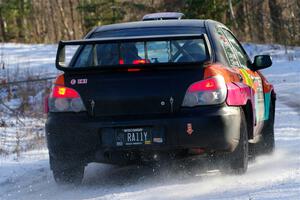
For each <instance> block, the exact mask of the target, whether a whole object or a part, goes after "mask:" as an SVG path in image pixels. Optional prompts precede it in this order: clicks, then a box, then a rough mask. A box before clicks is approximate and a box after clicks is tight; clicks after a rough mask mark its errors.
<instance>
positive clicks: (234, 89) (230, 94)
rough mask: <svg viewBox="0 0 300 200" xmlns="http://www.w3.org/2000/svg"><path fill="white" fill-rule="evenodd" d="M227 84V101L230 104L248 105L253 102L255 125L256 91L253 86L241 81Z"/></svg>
mask: <svg viewBox="0 0 300 200" xmlns="http://www.w3.org/2000/svg"><path fill="white" fill-rule="evenodd" d="M226 86H227V99H226V103H227V105H229V106H243V107H244V106H246V105H247V103H248V104H249V102H250V103H251V109H252V112H251V113H252V119H254V120H252V123H253V126H255V124H256V117H255V101H254V95H253V94H254V91H253V89H252V88H251V87H249V86H248V85H246V84H244V83H240V82H231V83H226Z"/></svg>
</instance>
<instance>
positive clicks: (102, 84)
mask: <svg viewBox="0 0 300 200" xmlns="http://www.w3.org/2000/svg"><path fill="white" fill-rule="evenodd" d="M202 79H203V67H202V66H199V67H196V68H195V67H194V68H184V67H181V68H178V69H167V70H166V69H164V70H160V69H155V70H144V71H139V72H127V71H122V72H120V71H118V72H112V71H111V72H97V71H94V72H89V71H82V72H77V73H72V72H68V73H65V82H66V86H67V87H70V88H73V89H75V90H76V91H77V92H79V94H80V96H81V98H82V100H83V102H84V104H85V106H86V108H87V110H88V113H89V114H90V115H92V116H100V117H122V116H140V115H143V116H144V115H155V114H171V113H177V112H179V111H180V107H181V104H182V101H183V98H184V95H185V93H186V90H187V88H188V87H189V85H190V84H192V83H194V82H196V81H199V80H202Z"/></svg>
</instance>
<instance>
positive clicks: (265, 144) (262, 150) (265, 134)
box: [255, 101, 275, 155]
mask: <svg viewBox="0 0 300 200" xmlns="http://www.w3.org/2000/svg"><path fill="white" fill-rule="evenodd" d="M274 104H275V103H274V102H273V101H271V103H270V114H269V119H268V120H267V121H266V124H265V125H264V127H263V129H262V133H261V140H260V141H259V142H258V143H257V145H256V148H255V151H256V152H255V154H256V155H260V154H271V153H273V151H274V149H275V137H274V121H275V105H274Z"/></svg>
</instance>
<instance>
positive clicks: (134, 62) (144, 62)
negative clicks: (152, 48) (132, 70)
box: [132, 59, 149, 65]
mask: <svg viewBox="0 0 300 200" xmlns="http://www.w3.org/2000/svg"><path fill="white" fill-rule="evenodd" d="M146 63H149V61H148V60H146V59H139V60H134V61H133V62H132V64H134V65H139V64H146Z"/></svg>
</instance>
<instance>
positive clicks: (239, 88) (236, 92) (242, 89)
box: [226, 83, 253, 106]
mask: <svg viewBox="0 0 300 200" xmlns="http://www.w3.org/2000/svg"><path fill="white" fill-rule="evenodd" d="M226 85H227V91H228V95H227V99H226V103H227V104H228V105H230V106H239V105H245V104H246V103H247V101H248V100H250V101H251V102H253V98H252V91H251V90H252V89H251V88H250V87H249V86H247V85H245V84H243V83H227V84H226ZM252 105H253V104H252Z"/></svg>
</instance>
